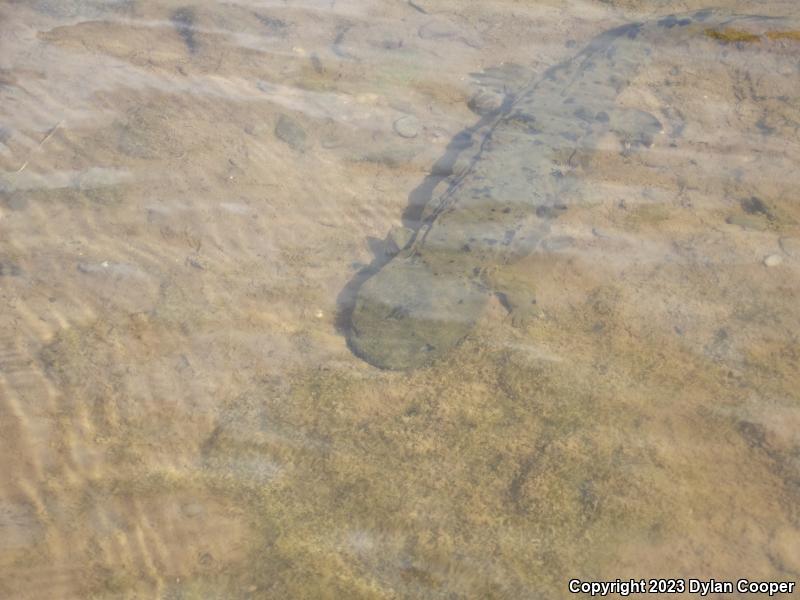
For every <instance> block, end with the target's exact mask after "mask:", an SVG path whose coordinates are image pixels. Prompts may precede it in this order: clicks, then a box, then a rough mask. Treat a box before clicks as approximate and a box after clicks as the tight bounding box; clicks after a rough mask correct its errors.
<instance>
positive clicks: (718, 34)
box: [704, 28, 761, 44]
mask: <svg viewBox="0 0 800 600" xmlns="http://www.w3.org/2000/svg"><path fill="white" fill-rule="evenodd" d="M704 33H705V34H706V35H707V36H708V37H710V38H714V39H715V40H718V41H720V42H723V43H726V44H732V43H738V42H757V41H759V40H760V39H761V37H760V36H758V35H755V34H754V33H750V32H748V31H742V30H741V29H711V28H708V29H706V30H705V31H704Z"/></svg>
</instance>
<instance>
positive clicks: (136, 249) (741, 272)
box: [0, 0, 800, 599]
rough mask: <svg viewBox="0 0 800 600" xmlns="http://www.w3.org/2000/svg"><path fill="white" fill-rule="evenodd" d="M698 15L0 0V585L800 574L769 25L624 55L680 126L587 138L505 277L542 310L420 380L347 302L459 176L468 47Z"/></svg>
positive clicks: (571, 8) (792, 248)
mask: <svg viewBox="0 0 800 600" xmlns="http://www.w3.org/2000/svg"><path fill="white" fill-rule="evenodd" d="M723 4H725V6H727V7H729V8H732V9H735V10H739V11H741V12H747V13H756V14H762V15H774V16H786V17H791V18H792V19H793V20H794V22H795V23H796V22H797V19H798V18H800V10H798V7H797V4H796V3H795V2H794V1H786V2H779V1H769V2H768V1H763V2H759V1H755V0H754V1H750V2H745V1H741V2H727V3H723ZM699 8H703V4H702V3H700V2H695V1H694V0H691V1H689V0H686V1H666V0H664V1H658V2H652V1H648V2H644V1H635V0H629V1H625V0H619V1H611V0H608V1H602V2H601V1H596V2H588V1H587V2H577V1H574V0H573V1H571V2H557V1H555V0H549V1H541V2H526V3H518V2H512V1H510V0H508V1H506V0H494V1H492V2H486V3H470V4H469V5H468V6H465V5H464V3H462V2H455V1H442V2H431V1H429V0H414V1H413V2H404V1H400V0H395V1H392V2H389V1H381V2H369V3H368V2H342V1H341V0H332V1H331V2H314V1H308V2H293V3H290V5H286V4H283V3H277V2H256V1H250V0H238V1H234V2H227V3H222V2H202V1H197V2H194V3H191V4H189V3H187V4H180V3H174V2H166V1H158V2H152V1H145V0H142V1H134V0H114V1H102V2H101V1H100V0H25V1H22V0H6V1H5V2H2V3H0V299H2V302H3V310H2V311H0V596H2V597H4V598H14V599H17V598H19V599H39V598H42V599H45V598H47V599H50V598H65V599H70V598H152V597H158V598H175V599H177V598H187V599H188V598H198V599H200V598H202V599H207V598H225V599H228V598H422V597H426V598H427V597H431V598H561V597H569V594H568V593H567V588H566V585H567V581H568V580H569V579H570V578H581V579H599V578H602V579H614V578H617V577H621V578H627V577H637V578H639V577H658V576H668V577H686V578H688V577H699V578H704V579H708V578H712V577H713V578H716V579H718V580H721V579H727V578H732V579H736V578H739V577H747V578H750V579H783V580H798V579H800V511H798V505H799V504H798V497H799V495H800V437H799V436H798V431H800V369H799V367H800V364H799V362H800V350H799V348H800V345H799V344H798V332H799V331H800V310H799V309H798V303H797V298H798V294H800V278H798V275H799V274H800V202H798V201H799V200H800V196H798V194H800V191H798V190H800V170H798V164H800V143H798V139H800V135H799V134H798V129H800V102H798V99H800V71H798V68H797V61H796V56H797V52H798V50H799V49H800V42H799V41H797V40H794V39H793V38H792V37H791V36H786V38H785V39H780V40H773V41H772V43H771V45H770V46H769V47H766V46H764V48H763V52H761V51H753V50H752V48H747V47H741V48H740V47H738V46H737V45H736V43H732V44H731V46H730V50H729V52H727V53H726V54H725V57H724V58H723V59H722V60H720V61H718V62H715V63H714V64H704V62H703V60H702V57H697V56H690V55H687V53H685V52H681V50H680V49H678V50H676V53H675V56H668V57H666V58H665V59H664V60H662V61H661V62H657V63H656V64H654V66H653V67H652V68H651V69H649V70H647V71H646V72H645V73H644V74H643V75H642V76H641V77H639V78H638V79H637V80H636V81H635V82H632V84H631V86H630V89H629V91H628V92H626V94H627V95H626V96H625V97H624V98H623V101H625V102H629V103H631V104H632V105H637V106H646V107H648V108H649V109H650V110H651V111H652V112H653V113H654V114H658V115H659V118H660V119H662V120H663V122H664V124H665V128H666V129H667V133H668V135H670V136H672V137H671V138H670V139H672V140H673V141H674V143H675V144H676V145H675V146H670V145H669V143H668V142H666V141H665V142H663V143H661V142H659V143H657V144H656V145H654V147H653V149H652V150H651V151H650V152H649V153H647V154H645V155H642V156H641V157H640V158H638V159H636V160H634V161H629V160H627V159H626V158H625V157H623V156H620V155H618V154H616V153H611V152H609V153H598V154H597V155H596V156H593V157H592V159H591V162H590V163H589V164H587V169H588V170H589V171H590V172H591V173H592V178H591V179H590V180H587V181H586V185H585V190H584V194H585V202H584V203H583V205H582V206H580V207H578V208H576V209H575V210H569V211H567V212H566V213H565V214H564V215H562V216H560V217H559V218H558V219H557V220H556V221H554V225H553V230H554V231H553V239H555V240H560V241H559V242H554V243H553V244H552V245H551V246H549V247H546V250H547V251H543V252H538V253H536V254H534V255H532V256H530V257H528V258H527V259H525V260H523V261H522V262H520V263H519V264H517V265H515V266H514V267H513V268H509V269H508V270H507V272H506V273H505V275H504V276H505V277H506V278H507V279H508V280H511V281H514V282H517V283H520V282H521V283H523V284H530V286H531V289H532V291H533V293H534V295H535V299H536V311H534V313H533V315H532V316H533V318H532V319H530V320H528V321H525V322H524V323H519V322H515V320H514V319H512V318H511V317H510V315H509V314H508V313H507V311H506V309H505V308H504V306H503V304H502V303H501V302H499V301H496V302H494V303H493V304H492V305H491V306H490V308H489V310H487V312H486V314H485V315H484V316H483V317H482V320H481V321H480V323H479V324H478V327H477V329H476V331H474V332H473V333H472V334H471V335H470V336H469V337H468V338H467V339H466V340H465V341H464V342H463V343H462V344H461V345H460V346H459V347H458V348H457V349H456V350H455V351H454V352H452V353H451V354H449V355H448V356H447V357H445V358H444V359H443V360H440V361H438V362H436V363H435V364H434V365H432V366H431V367H429V368H424V369H419V370H416V371H411V372H389V371H380V370H378V369H375V368H373V367H371V366H369V365H367V364H366V363H364V362H362V361H361V360H359V359H358V358H357V357H355V356H353V354H352V353H351V352H350V351H349V349H348V347H347V345H346V342H345V337H344V335H343V332H342V331H341V319H340V315H341V311H342V306H343V305H345V304H346V303H347V302H348V299H349V296H348V284H350V283H351V282H352V281H353V280H354V277H356V276H357V273H358V272H359V270H360V269H362V267H364V266H365V265H366V264H368V263H370V262H371V261H372V260H373V256H374V255H373V252H377V253H381V252H384V245H383V244H382V243H381V240H383V239H384V238H385V236H386V234H387V232H388V231H389V230H390V229H391V228H392V227H393V226H397V225H399V224H400V223H401V219H402V216H403V213H404V211H405V210H406V208H407V207H408V205H409V203H410V204H411V205H412V206H414V205H415V204H416V205H418V204H419V203H421V202H424V201H426V200H428V199H430V198H431V197H433V198H435V197H436V194H437V192H440V191H441V190H442V189H443V186H444V185H445V184H446V181H445V180H444V178H445V177H446V176H447V175H449V174H450V171H452V168H450V169H445V170H444V172H437V170H436V169H435V168H434V167H435V165H437V161H440V159H441V158H442V157H443V156H445V155H446V153H447V148H448V144H450V143H451V141H452V140H453V138H454V136H456V135H457V134H458V133H459V132H461V131H462V130H464V129H465V128H468V127H470V126H472V125H474V124H475V123H476V122H477V121H478V119H479V117H478V116H476V115H475V114H474V113H473V112H471V110H470V108H469V106H468V104H469V100H470V98H471V97H472V96H473V94H475V93H476V92H477V91H478V90H479V89H480V85H479V81H480V77H478V76H475V75H473V74H475V73H480V72H481V71H484V70H485V69H490V68H492V67H496V66H498V65H501V66H503V65H504V66H505V70H506V71H508V72H516V73H525V74H526V76H529V77H533V76H535V75H536V74H537V73H541V72H542V71H543V70H544V69H546V68H547V67H549V66H551V65H553V64H555V63H557V62H559V61H562V60H565V59H567V58H569V57H570V56H573V55H574V54H575V53H576V52H578V51H579V49H580V48H581V47H582V46H583V45H584V44H585V43H587V42H588V41H589V40H590V39H591V38H592V37H593V36H594V35H597V34H598V33H600V32H602V31H604V30H607V29H609V28H611V27H614V26H617V25H620V24H623V23H625V22H629V21H630V20H634V19H651V18H654V17H658V16H662V15H667V14H670V13H671V12H682V11H688V10H694V9H699ZM787 31H789V30H787ZM721 43H722V42H721ZM745 46H746V44H745ZM792 57H794V59H793V58H792ZM512 63H513V64H517V65H520V67H519V70H517V71H515V70H514V68H512V67H510V66H509V65H510V64H512ZM676 67H677V70H676ZM438 164H439V166H440V167H441V162H439V163H438ZM454 168H456V169H457V168H458V165H456V166H455V167H454ZM432 169H433V173H432Z"/></svg>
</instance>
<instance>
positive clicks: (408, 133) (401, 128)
mask: <svg viewBox="0 0 800 600" xmlns="http://www.w3.org/2000/svg"><path fill="white" fill-rule="evenodd" d="M394 131H395V133H397V135H399V136H401V137H404V138H415V137H417V134H418V133H419V121H417V119H416V118H414V117H412V116H411V115H406V116H405V117H400V118H399V119H397V120H396V121H395V122H394Z"/></svg>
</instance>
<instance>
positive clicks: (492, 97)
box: [467, 91, 503, 117]
mask: <svg viewBox="0 0 800 600" xmlns="http://www.w3.org/2000/svg"><path fill="white" fill-rule="evenodd" d="M502 105H503V95H502V94H500V93H497V92H492V91H483V92H478V93H477V94H475V95H474V96H473V97H472V98H470V99H469V101H468V102H467V106H468V107H469V109H470V110H471V111H472V112H474V113H475V114H476V115H480V116H481V117H484V116H486V115H489V114H491V113H493V112H497V111H498V110H500V107H501V106H502Z"/></svg>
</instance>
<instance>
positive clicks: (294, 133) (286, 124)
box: [275, 115, 306, 152]
mask: <svg viewBox="0 0 800 600" xmlns="http://www.w3.org/2000/svg"><path fill="white" fill-rule="evenodd" d="M275 135H276V136H277V137H278V139H280V140H281V141H283V142H286V143H287V144H288V145H289V147H290V148H292V150H297V151H298V152H303V151H304V150H305V149H306V132H305V130H303V128H302V127H300V125H299V124H298V123H297V121H295V120H294V119H292V118H290V117H287V116H286V115H281V116H279V117H278V122H277V123H276V124H275Z"/></svg>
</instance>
